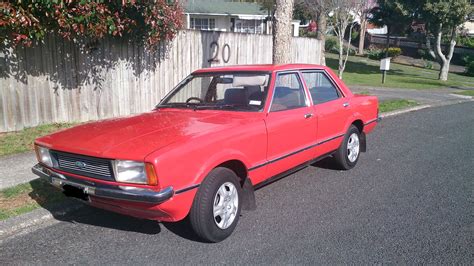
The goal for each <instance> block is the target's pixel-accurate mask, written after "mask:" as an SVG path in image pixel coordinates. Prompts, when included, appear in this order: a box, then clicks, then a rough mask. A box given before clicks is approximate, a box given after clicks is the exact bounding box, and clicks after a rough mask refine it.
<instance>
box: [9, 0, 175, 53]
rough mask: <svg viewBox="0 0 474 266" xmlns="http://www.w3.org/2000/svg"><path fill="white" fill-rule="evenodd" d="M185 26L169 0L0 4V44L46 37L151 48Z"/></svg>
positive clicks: (47, 0) (45, 0)
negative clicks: (133, 42)
mask: <svg viewBox="0 0 474 266" xmlns="http://www.w3.org/2000/svg"><path fill="white" fill-rule="evenodd" d="M182 26H183V12H182V8H181V6H180V5H179V4H178V3H176V2H172V1H169V0H142V1H135V0H122V1H117V0H115V1H114V0H108V1H107V0H102V1H101V0H97V1H91V0H80V1H74V0H66V1H59V0H43V1H18V0H9V1H3V2H0V41H2V42H5V41H6V42H10V43H11V44H13V45H18V44H22V45H26V46H30V45H31V44H32V43H33V41H41V40H42V39H43V38H44V36H45V34H46V33H47V32H54V33H57V34H59V35H60V36H62V37H64V38H66V39H73V38H74V37H89V38H93V39H101V38H103V37H104V36H107V35H109V36H123V35H124V34H129V36H130V37H135V38H139V39H142V40H143V41H145V42H146V43H147V44H148V45H149V46H154V45H156V44H158V43H159V42H160V41H167V40H171V39H173V38H174V36H175V35H176V33H177V31H178V30H179V29H181V28H182Z"/></svg>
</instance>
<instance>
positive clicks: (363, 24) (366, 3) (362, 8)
mask: <svg viewBox="0 0 474 266" xmlns="http://www.w3.org/2000/svg"><path fill="white" fill-rule="evenodd" d="M374 6H375V1H374V0H359V4H357V5H356V8H355V10H354V11H355V13H356V14H357V16H359V18H360V33H359V49H358V51H357V53H358V54H360V55H363V54H364V44H365V33H366V32H367V22H368V16H369V13H370V11H371V10H372V8H374Z"/></svg>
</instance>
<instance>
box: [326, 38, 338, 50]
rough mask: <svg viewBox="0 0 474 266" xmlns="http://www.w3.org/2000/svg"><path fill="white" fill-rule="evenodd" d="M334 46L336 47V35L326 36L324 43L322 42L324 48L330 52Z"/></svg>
mask: <svg viewBox="0 0 474 266" xmlns="http://www.w3.org/2000/svg"><path fill="white" fill-rule="evenodd" d="M334 48H336V49H338V41H337V39H336V37H333V36H328V37H326V43H325V44H324V49H325V50H326V51H329V52H331V51H332V50H333V49H334Z"/></svg>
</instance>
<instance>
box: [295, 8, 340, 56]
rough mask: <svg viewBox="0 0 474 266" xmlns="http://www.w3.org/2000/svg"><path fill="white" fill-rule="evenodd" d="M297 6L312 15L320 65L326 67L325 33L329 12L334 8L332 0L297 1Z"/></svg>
mask: <svg viewBox="0 0 474 266" xmlns="http://www.w3.org/2000/svg"><path fill="white" fill-rule="evenodd" d="M297 4H299V5H302V6H304V8H306V9H307V10H308V12H309V13H311V14H312V18H313V19H314V20H316V24H317V31H316V39H318V40H320V41H321V42H320V43H321V59H320V64H321V65H326V57H325V53H326V51H325V44H326V32H327V18H328V14H329V12H331V11H332V10H333V8H334V0H297Z"/></svg>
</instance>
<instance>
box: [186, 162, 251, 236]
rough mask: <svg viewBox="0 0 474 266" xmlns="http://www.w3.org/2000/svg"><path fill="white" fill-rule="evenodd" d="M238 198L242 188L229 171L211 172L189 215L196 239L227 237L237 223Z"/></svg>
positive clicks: (219, 169) (239, 209) (238, 213)
mask: <svg viewBox="0 0 474 266" xmlns="http://www.w3.org/2000/svg"><path fill="white" fill-rule="evenodd" d="M241 195H242V188H241V186H240V184H239V182H238V177H237V175H236V174H235V173H234V172H233V171H232V170H230V169H227V168H223V167H218V168H216V169H214V170H212V171H211V172H210V173H209V175H208V176H207V177H206V178H205V179H204V181H203V182H202V184H201V186H200V188H199V190H198V192H197V194H196V197H195V198H194V202H193V206H192V208H191V212H190V216H189V218H190V222H191V226H192V228H193V230H194V232H195V233H196V234H197V235H198V237H200V238H201V239H202V240H204V241H207V242H219V241H222V240H224V239H225V238H227V237H228V236H230V235H231V234H232V232H233V231H234V229H235V227H236V226H237V222H238V220H239V216H240V211H241V205H242V204H241V199H242V196H241Z"/></svg>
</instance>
